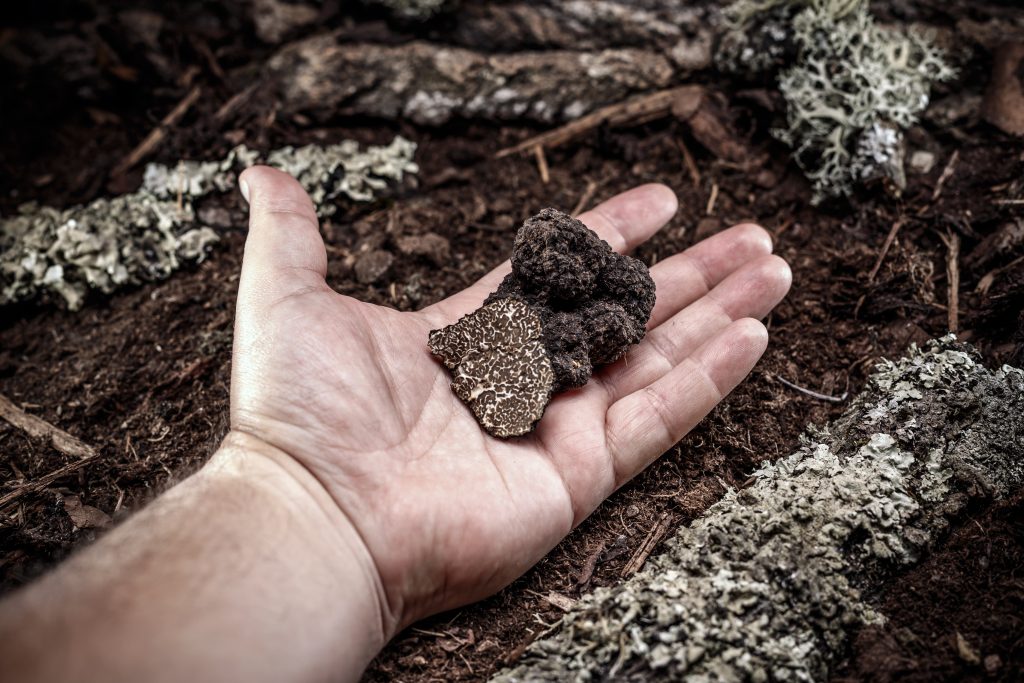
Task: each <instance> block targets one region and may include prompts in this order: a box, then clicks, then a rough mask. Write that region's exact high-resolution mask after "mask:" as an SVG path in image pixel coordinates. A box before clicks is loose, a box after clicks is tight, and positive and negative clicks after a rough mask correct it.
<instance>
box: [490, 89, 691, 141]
mask: <svg viewBox="0 0 1024 683" xmlns="http://www.w3.org/2000/svg"><path fill="white" fill-rule="evenodd" d="M703 96H704V88H703V87H702V86H699V85H684V86H680V87H678V88H670V89H668V90H659V91H658V92H655V93H651V94H649V95H641V96H639V97H634V98H632V99H629V100H626V101H625V102H619V103H617V104H612V105H609V106H607V107H603V108H601V109H598V110H597V111H595V112H592V113H590V114H587V115H586V116H581V117H580V118H578V119H576V120H575V121H570V122H569V123H567V124H565V125H564V126H560V127H558V128H555V129H554V130H549V131H547V132H546V133H541V134H540V135H535V136H534V137H532V138H529V139H527V140H523V141H522V142H520V143H519V144H517V145H513V146H512V147H506V148H505V149H502V150H499V151H498V152H497V153H496V154H495V155H494V158H496V159H501V158H502V157H507V156H509V155H510V154H516V153H517V152H525V151H528V150H531V149H533V148H534V147H536V146H537V145H540V146H542V147H547V148H548V149H551V148H552V147H557V146H559V145H564V144H565V143H567V142H569V141H570V140H574V139H576V138H578V137H580V136H581V135H584V134H586V133H588V132H590V131H592V130H594V129H596V128H599V127H600V126H602V125H604V124H606V123H609V124H612V125H624V124H627V123H629V122H631V121H636V120H645V121H650V120H653V119H654V118H658V117H660V116H668V115H669V114H670V113H671V114H677V115H679V116H680V118H687V116H686V114H687V113H689V114H690V115H692V114H693V112H694V111H696V110H697V107H699V106H700V102H701V100H702V99H703Z"/></svg>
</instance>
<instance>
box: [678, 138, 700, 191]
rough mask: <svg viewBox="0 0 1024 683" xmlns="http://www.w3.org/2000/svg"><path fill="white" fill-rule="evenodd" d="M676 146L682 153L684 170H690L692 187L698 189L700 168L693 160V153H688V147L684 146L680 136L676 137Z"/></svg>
mask: <svg viewBox="0 0 1024 683" xmlns="http://www.w3.org/2000/svg"><path fill="white" fill-rule="evenodd" d="M676 146H677V147H679V152H680V153H681V154H682V155H683V163H684V164H686V170H687V171H689V172H690V180H692V181H693V188H694V189H695V190H699V189H700V181H701V177H700V169H699V168H697V162H696V161H694V160H693V155H692V154H690V148H689V147H687V146H686V143H685V142H683V139H682V138H676Z"/></svg>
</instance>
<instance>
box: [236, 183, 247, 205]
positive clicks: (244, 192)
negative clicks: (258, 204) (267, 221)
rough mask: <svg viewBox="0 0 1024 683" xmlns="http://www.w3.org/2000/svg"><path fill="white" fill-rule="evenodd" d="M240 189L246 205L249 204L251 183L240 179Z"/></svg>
mask: <svg viewBox="0 0 1024 683" xmlns="http://www.w3.org/2000/svg"><path fill="white" fill-rule="evenodd" d="M238 189H239V190H240V191H241V192H242V198H243V199H244V200H245V203H246V204H248V203H249V183H247V182H245V181H244V180H242V179H241V178H239V179H238Z"/></svg>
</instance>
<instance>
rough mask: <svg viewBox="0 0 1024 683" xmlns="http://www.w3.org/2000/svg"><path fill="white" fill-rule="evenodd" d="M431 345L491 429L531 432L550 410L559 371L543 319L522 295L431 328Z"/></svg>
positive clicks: (503, 432)
mask: <svg viewBox="0 0 1024 683" xmlns="http://www.w3.org/2000/svg"><path fill="white" fill-rule="evenodd" d="M429 345H430V350H431V352H432V353H434V354H435V355H436V356H438V357H440V358H441V360H442V361H444V364H445V365H446V366H447V367H448V368H449V369H450V370H451V371H452V391H454V392H455V394H456V395H457V396H458V397H459V398H460V399H462V400H463V402H465V403H466V405H468V406H469V407H470V409H471V410H472V411H473V414H474V415H475V416H476V419H477V422H479V423H480V424H481V425H482V426H483V427H484V428H485V429H486V430H487V431H488V432H489V433H490V434H493V435H494V436H499V437H505V438H507V437H512V436H520V435H522V434H526V433H527V432H529V431H530V430H532V429H533V426H534V425H535V424H536V423H537V421H538V420H539V419H540V418H541V416H542V415H543V414H544V408H546V407H547V404H548V400H549V399H550V398H551V389H552V387H553V385H554V374H553V373H552V371H551V363H550V361H549V360H548V356H547V352H545V350H544V346H543V345H542V344H541V321H540V317H538V316H537V314H536V313H534V312H533V311H531V310H530V308H529V307H528V306H527V305H526V304H525V303H524V302H522V301H520V300H518V299H503V300H501V301H496V302H494V303H492V304H488V305H486V306H483V307H482V308H479V309H477V310H476V311H474V312H472V313H470V314H469V315H466V316H463V317H462V318H461V319H460V320H459V321H458V322H456V323H455V324H453V325H449V326H447V327H445V328H444V329H440V330H433V331H431V333H430V340H429Z"/></svg>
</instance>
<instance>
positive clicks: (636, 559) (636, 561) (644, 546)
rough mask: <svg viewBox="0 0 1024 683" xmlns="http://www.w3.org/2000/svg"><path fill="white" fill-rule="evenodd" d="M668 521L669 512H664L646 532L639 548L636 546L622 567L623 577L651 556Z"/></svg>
mask: <svg viewBox="0 0 1024 683" xmlns="http://www.w3.org/2000/svg"><path fill="white" fill-rule="evenodd" d="M669 523H670V518H669V514H668V513H667V512H665V513H663V514H662V515H661V517H659V518H658V521H657V523H655V525H654V526H653V527H651V530H650V531H649V532H648V533H647V538H645V539H644V542H643V543H641V544H640V547H639V548H637V551H636V552H635V553H634V554H633V557H631V558H629V562H627V563H626V566H625V567H623V568H622V576H623V577H626V576H630V575H631V574H635V573H636V572H638V571H639V570H640V567H642V566H644V562H646V561H647V558H648V557H650V556H651V553H652V552H654V549H655V548H656V547H657V545H658V544H659V543H661V539H663V538H664V537H665V534H667V533H668V527H669Z"/></svg>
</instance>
